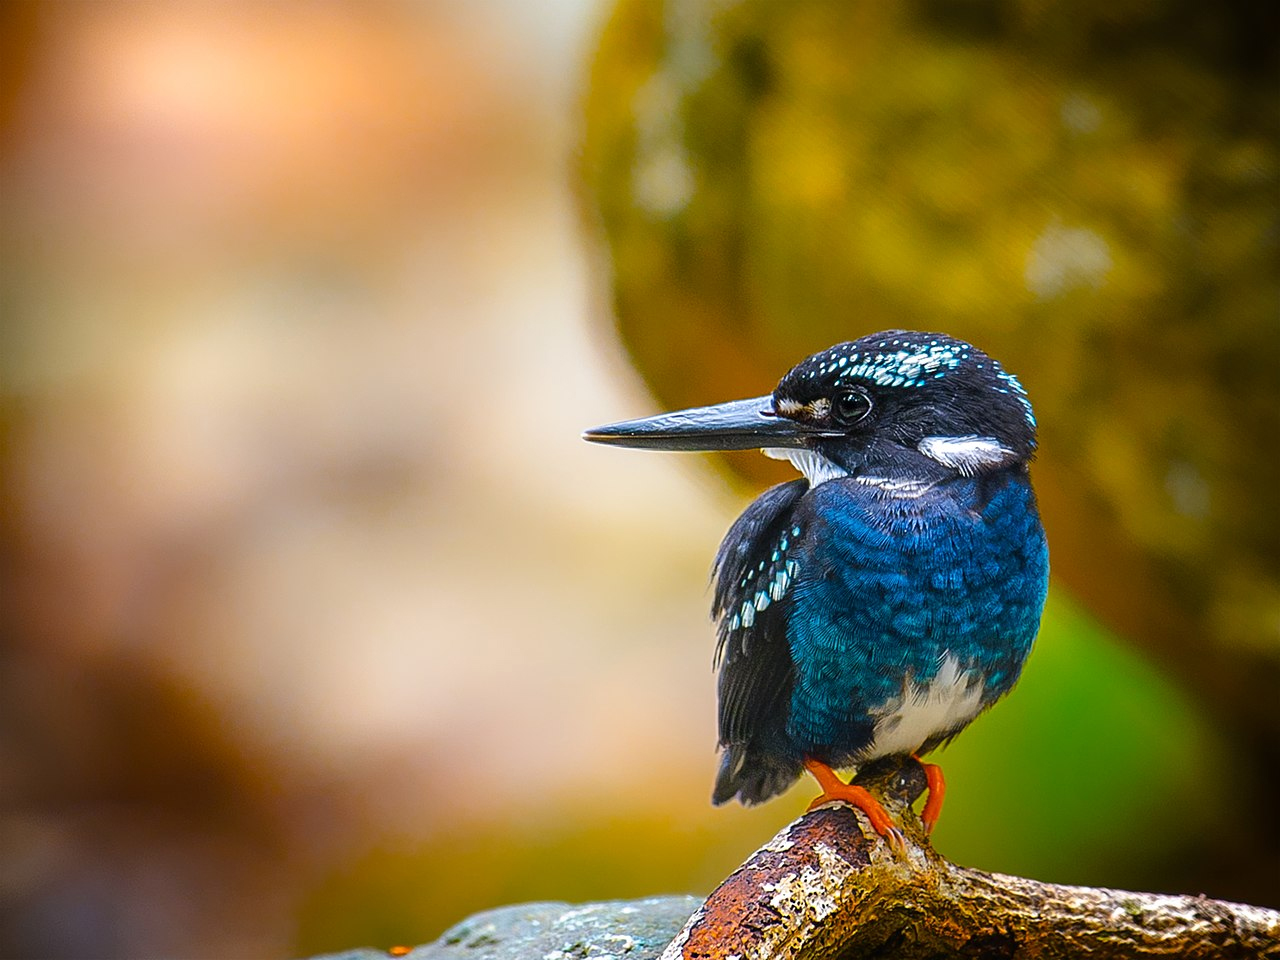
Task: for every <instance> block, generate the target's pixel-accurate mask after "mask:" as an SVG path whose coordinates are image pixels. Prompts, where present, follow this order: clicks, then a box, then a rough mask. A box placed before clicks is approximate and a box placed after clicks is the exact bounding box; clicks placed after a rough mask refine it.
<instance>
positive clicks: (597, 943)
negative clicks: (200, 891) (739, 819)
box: [312, 897, 702, 960]
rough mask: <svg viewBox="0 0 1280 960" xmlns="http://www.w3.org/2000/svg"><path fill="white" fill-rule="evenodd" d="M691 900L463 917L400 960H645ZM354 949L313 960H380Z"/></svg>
mask: <svg viewBox="0 0 1280 960" xmlns="http://www.w3.org/2000/svg"><path fill="white" fill-rule="evenodd" d="M701 905H702V901H701V900H699V899H698V898H697V897H650V898H648V899H645V900H611V901H607V902H604V903H588V904H571V903H522V904H518V905H516V906H511V907H498V908H497V909H495V910H486V911H484V912H483V913H477V914H476V915H475V916H472V917H468V918H467V919H466V920H463V921H462V922H461V923H459V924H456V925H455V926H453V927H451V928H450V929H448V930H446V931H445V932H444V933H443V934H441V936H440V939H439V940H437V941H436V942H435V943H428V944H424V945H423V946H420V947H415V948H414V949H413V950H411V951H410V952H409V953H408V954H405V960H490V958H493V960H609V958H617V960H622V958H626V960H650V958H653V957H657V956H658V955H659V954H660V953H661V952H662V949H663V947H665V946H666V945H667V944H668V943H670V942H671V940H672V939H674V938H675V935H676V934H677V933H679V932H680V928H681V927H682V926H684V922H685V921H686V920H687V919H689V917H690V916H691V915H692V914H693V912H694V911H695V910H697V909H698V907H699V906H701ZM387 956H388V954H387V952H386V951H384V950H376V949H373V948H368V947H365V948H360V949H356V950H346V951H343V952H341V953H328V954H325V955H324V956H321V957H313V958H312V960H386V958H387Z"/></svg>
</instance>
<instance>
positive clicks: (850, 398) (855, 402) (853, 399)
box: [831, 390, 871, 426]
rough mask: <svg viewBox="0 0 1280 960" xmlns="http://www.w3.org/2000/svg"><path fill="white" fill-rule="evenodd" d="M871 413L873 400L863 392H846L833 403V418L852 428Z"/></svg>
mask: <svg viewBox="0 0 1280 960" xmlns="http://www.w3.org/2000/svg"><path fill="white" fill-rule="evenodd" d="M870 412H871V398H870V397H868V396H867V395H866V394H865V393H863V392H862V391H861V390H846V391H844V392H843V393H838V394H836V395H835V398H834V399H833V400H832V401H831V416H832V417H833V418H835V420H836V422H837V423H842V424H844V425H845V426H852V425H853V424H855V423H857V422H858V421H859V420H861V419H862V418H863V417H865V416H866V415H867V414H868V413H870Z"/></svg>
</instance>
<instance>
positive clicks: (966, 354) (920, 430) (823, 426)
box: [771, 330, 1036, 482]
mask: <svg viewBox="0 0 1280 960" xmlns="http://www.w3.org/2000/svg"><path fill="white" fill-rule="evenodd" d="M773 408H774V409H773V412H774V415H775V416H777V417H778V418H780V419H787V420H791V421H793V422H794V423H795V424H797V426H798V427H799V428H800V429H801V430H803V431H806V439H805V441H804V444H803V446H802V447H800V448H794V447H793V448H790V449H786V450H785V451H783V450H780V451H778V452H777V455H782V456H786V457H787V458H788V459H790V460H792V461H793V462H794V463H795V464H796V466H797V467H798V468H800V469H801V470H802V471H803V472H804V473H805V474H806V475H807V476H809V478H810V480H811V481H816V482H820V481H821V480H823V479H828V478H829V477H830V476H832V475H841V474H848V473H854V474H858V473H867V472H871V473H874V472H876V471H878V470H880V469H881V468H894V470H895V472H896V473H899V474H907V475H909V474H910V473H911V468H912V467H913V466H915V467H916V468H918V469H919V470H920V471H921V472H925V473H928V474H931V475H932V474H936V473H937V472H938V468H941V469H942V470H943V471H951V472H954V473H957V474H961V475H966V476H968V475H974V474H980V473H984V472H988V471H991V470H996V469H1001V468H1004V467H1008V466H1012V465H1014V464H1018V463H1025V462H1026V461H1027V460H1029V459H1030V458H1031V456H1032V454H1033V453H1034V451H1035V446H1036V424H1035V417H1034V415H1033V414H1032V412H1031V404H1030V402H1029V401H1028V400H1027V395H1026V392H1025V391H1024V390H1023V389H1022V385H1021V384H1020V383H1019V382H1018V380H1017V379H1016V378H1015V377H1014V376H1013V375H1012V374H1010V373H1008V372H1006V371H1005V370H1004V368H1003V367H1001V366H1000V364H999V363H998V362H997V361H996V360H994V359H992V358H991V357H989V356H987V354H985V353H983V352H982V351H981V350H979V349H978V348H976V347H974V346H972V345H971V344H968V343H965V342H964V341H963V340H957V339H955V338H954V337H949V336H947V335H946V334H941V333H915V332H911V331H905V330H891V331H886V332H884V333H877V334H873V335H871V336H868V337H863V338H861V339H859V340H853V341H850V342H847V343H840V344H836V345H835V346H834V347H830V348H829V349H827V350H823V351H821V352H820V353H816V354H814V355H813V356H811V357H808V358H807V359H805V360H803V361H801V362H800V363H798V364H797V365H796V366H795V367H793V368H792V369H791V370H790V371H789V372H788V373H787V374H786V376H784V377H783V378H782V380H781V381H780V382H779V383H778V386H777V388H776V389H775V390H774V392H773ZM771 452H772V451H771ZM814 454H817V455H818V457H815V456H814ZM819 458H820V459H819Z"/></svg>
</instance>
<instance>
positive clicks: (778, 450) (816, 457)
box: [761, 447, 849, 487]
mask: <svg viewBox="0 0 1280 960" xmlns="http://www.w3.org/2000/svg"><path fill="white" fill-rule="evenodd" d="M761 452H762V453H764V455H765V456H766V457H772V458H773V459H774V460H790V461H791V465H792V466H793V467H795V468H796V469H797V470H799V471H800V472H801V473H803V474H804V476H805V479H806V480H808V481H809V486H810V487H816V486H817V485H818V484H820V483H826V482H827V481H828V480H838V479H839V478H840V477H847V476H848V475H849V471H848V470H846V469H845V468H844V467H842V466H840V464H838V463H836V462H835V461H834V460H828V459H827V458H826V457H824V456H823V455H822V454H820V453H818V451H817V450H810V449H809V448H808V447H765V448H764V450H763V451H761Z"/></svg>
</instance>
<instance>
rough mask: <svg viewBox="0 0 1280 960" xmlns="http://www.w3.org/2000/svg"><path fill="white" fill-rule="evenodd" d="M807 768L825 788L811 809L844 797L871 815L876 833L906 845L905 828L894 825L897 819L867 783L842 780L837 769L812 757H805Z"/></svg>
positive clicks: (894, 844)
mask: <svg viewBox="0 0 1280 960" xmlns="http://www.w3.org/2000/svg"><path fill="white" fill-rule="evenodd" d="M804 766H805V769H806V770H808V771H809V773H810V774H812V775H813V778H814V779H815V780H817V781H818V786H820V787H821V788H822V793H821V794H820V795H819V796H818V797H817V798H816V799H815V800H814V801H813V803H811V804H809V809H810V810H814V809H816V808H818V807H820V806H822V805H823V804H824V803H831V802H832V801H833V800H843V801H844V802H845V803H848V804H850V805H852V806H854V807H857V808H858V809H859V810H861V811H862V812H863V813H865V814H866V815H867V819H868V820H870V821H871V827H872V829H873V830H875V832H876V833H878V834H880V836H882V837H884V838H885V839H886V840H888V841H889V843H890V844H892V845H893V846H895V847H902V846H903V845H904V840H903V836H902V831H901V830H899V829H898V828H897V827H896V826H894V823H893V820H892V819H891V818H890V817H889V814H888V812H887V811H886V810H885V808H884V807H882V806H881V805H880V801H879V800H877V799H876V798H875V797H873V796H872V795H871V794H870V793H868V792H867V789H866V787H858V786H854V785H853V784H850V783H845V782H844V781H843V780H841V779H840V778H839V777H838V776H836V773H835V771H834V770H832V769H831V768H830V767H829V766H827V765H826V764H825V763H822V762H821V761H818V760H813V759H810V758H805V761H804Z"/></svg>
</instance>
